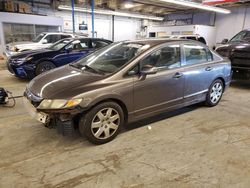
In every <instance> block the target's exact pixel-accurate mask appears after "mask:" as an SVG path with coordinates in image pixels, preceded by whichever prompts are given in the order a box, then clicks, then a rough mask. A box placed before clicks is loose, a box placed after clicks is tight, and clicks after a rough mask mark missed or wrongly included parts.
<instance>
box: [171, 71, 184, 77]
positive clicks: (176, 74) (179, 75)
mask: <svg viewBox="0 0 250 188" xmlns="http://www.w3.org/2000/svg"><path fill="white" fill-rule="evenodd" d="M182 76H183V74H182V73H180V72H177V73H175V74H174V76H173V78H180V77H182Z"/></svg>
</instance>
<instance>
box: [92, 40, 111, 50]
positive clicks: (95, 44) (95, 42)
mask: <svg viewBox="0 0 250 188" xmlns="http://www.w3.org/2000/svg"><path fill="white" fill-rule="evenodd" d="M108 44H109V43H108V42H105V41H102V40H92V48H102V47H104V46H107V45H108Z"/></svg>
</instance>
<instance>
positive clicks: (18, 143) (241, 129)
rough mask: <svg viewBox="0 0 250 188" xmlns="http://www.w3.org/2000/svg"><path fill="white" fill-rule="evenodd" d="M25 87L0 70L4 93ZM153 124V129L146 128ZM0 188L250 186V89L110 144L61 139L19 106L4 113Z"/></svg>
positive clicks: (142, 125) (140, 126) (240, 88)
mask: <svg viewBox="0 0 250 188" xmlns="http://www.w3.org/2000/svg"><path fill="white" fill-rule="evenodd" d="M26 84H27V82H25V81H22V80H19V79H17V78H15V77H13V76H11V75H10V74H9V73H8V72H7V71H4V70H2V71H0V86H2V87H6V88H7V89H9V90H11V91H13V94H14V95H19V94H22V92H23V91H24V88H25V85H26ZM148 125H150V126H151V127H152V129H151V130H149V129H148V127H147V126H148ZM0 130H1V131H0V159H1V160H0V187H4V188H7V187H32V188H33V187H47V188H49V187H57V188H61V187H67V188H68V187H88V188H89V187H109V188H110V187H113V188H117V187H123V188H128V187H132V188H141V187H164V188H165V187H178V188H179V187H192V188H194V187H212V188H214V187H226V188H230V187H232V188H235V187H250V84H247V83H245V84H244V83H234V84H232V87H231V88H230V89H229V90H228V91H227V92H226V93H225V95H224V97H223V99H222V101H221V102H220V104H219V105H218V106H217V107H214V108H207V107H203V106H201V105H195V106H192V107H189V108H184V109H182V110H179V111H175V112H173V113H166V114H163V115H160V116H157V117H154V118H151V119H147V120H145V121H143V122H138V123H135V124H133V125H130V126H129V128H128V129H127V130H124V131H122V133H120V134H119V135H118V137H117V138H116V139H115V140H114V141H112V142H110V143H108V144H105V145H101V146H95V145H92V144H90V143H89V142H88V141H87V140H86V139H85V138H81V137H79V136H77V135H76V136H74V137H63V136H61V135H59V134H57V132H56V130H50V129H47V128H44V127H43V126H42V125H41V124H39V123H38V122H36V121H35V120H33V119H31V118H30V117H29V115H28V114H27V113H26V111H25V109H24V108H23V106H22V100H21V99H17V104H16V107H15V108H4V107H0Z"/></svg>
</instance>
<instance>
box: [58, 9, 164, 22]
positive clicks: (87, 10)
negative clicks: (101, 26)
mask: <svg viewBox="0 0 250 188" xmlns="http://www.w3.org/2000/svg"><path fill="white" fill-rule="evenodd" d="M58 9H59V10H70V11H72V7H71V6H64V5H59V6H58ZM74 11H76V12H85V13H91V10H90V9H86V8H81V7H75V8H74ZM94 13H95V14H103V15H114V16H121V17H129V18H138V19H147V20H156V21H162V20H163V19H164V17H156V16H147V15H142V14H131V13H126V12H117V11H111V10H101V9H95V10H94Z"/></svg>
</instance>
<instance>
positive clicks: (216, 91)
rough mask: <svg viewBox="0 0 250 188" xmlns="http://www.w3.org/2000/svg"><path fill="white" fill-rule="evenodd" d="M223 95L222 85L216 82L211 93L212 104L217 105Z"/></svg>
mask: <svg viewBox="0 0 250 188" xmlns="http://www.w3.org/2000/svg"><path fill="white" fill-rule="evenodd" d="M222 93H223V86H222V85H221V83H219V82H216V83H215V84H214V85H213V87H212V89H211V93H210V100H211V102H212V103H213V104H216V103H217V102H218V101H219V100H220V98H221V96H222Z"/></svg>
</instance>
